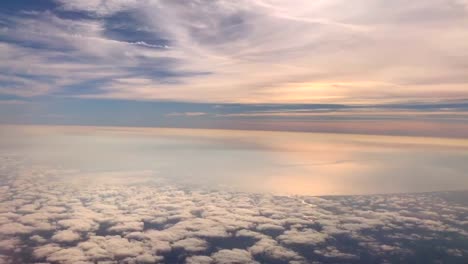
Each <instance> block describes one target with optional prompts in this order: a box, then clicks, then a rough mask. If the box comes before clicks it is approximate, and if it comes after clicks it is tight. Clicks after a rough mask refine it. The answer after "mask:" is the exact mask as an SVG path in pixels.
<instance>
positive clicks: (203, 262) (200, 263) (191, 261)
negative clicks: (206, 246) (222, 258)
mask: <svg viewBox="0 0 468 264" xmlns="http://www.w3.org/2000/svg"><path fill="white" fill-rule="evenodd" d="M185 263H187V264H211V263H213V259H212V258H210V257H208V256H190V257H188V258H187V259H186V260H185Z"/></svg>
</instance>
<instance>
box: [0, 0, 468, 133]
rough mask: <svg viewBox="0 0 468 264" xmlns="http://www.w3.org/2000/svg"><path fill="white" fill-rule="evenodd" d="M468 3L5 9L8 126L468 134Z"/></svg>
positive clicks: (3, 99) (300, 1) (98, 3)
mask: <svg viewBox="0 0 468 264" xmlns="http://www.w3.org/2000/svg"><path fill="white" fill-rule="evenodd" d="M467 28H468V3H467V2H466V1H465V0H430V1H422V0H418V1H413V2H411V3H407V2H406V1H392V2H391V3H390V2H388V1H382V0H381V1H375V0H374V1H371V0H360V1H357V2H354V1H353V2H352V3H351V2H349V1H344V0H331V1H314V2H311V1H305V0H293V1H281V0H252V1H222V0H218V1H190V0H187V1H162V0H158V1H157V0H120V1H118V0H107V1H104V0H67V1H65V0H29V1H27V0H23V1H3V2H2V3H1V4H0V60H1V61H2V63H1V65H0V122H1V123H9V124H11V123H21V124H24V123H34V124H73V125H123V126H174V127H211V128H240V129H249V128H251V129H268V130H294V131H321V132H323V131H326V132H348V133H369V134H373V133H378V134H380V133H384V134H408V135H424V136H426V135H433V136H457V137H466V136H468V114H467V109H468V100H467V99H468V75H467V74H466V72H468V63H467V61H468V44H467V43H468V30H467Z"/></svg>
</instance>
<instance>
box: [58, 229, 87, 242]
mask: <svg viewBox="0 0 468 264" xmlns="http://www.w3.org/2000/svg"><path fill="white" fill-rule="evenodd" d="M80 239H81V236H80V234H78V233H76V232H75V231H72V230H62V231H58V232H56V233H55V234H54V235H53V236H52V240H53V241H56V242H73V241H77V240H80Z"/></svg>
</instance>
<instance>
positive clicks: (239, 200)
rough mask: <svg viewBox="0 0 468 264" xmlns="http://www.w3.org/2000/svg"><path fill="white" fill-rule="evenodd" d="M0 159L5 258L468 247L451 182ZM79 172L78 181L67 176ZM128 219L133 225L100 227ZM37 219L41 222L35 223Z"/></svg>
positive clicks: (77, 259) (282, 258)
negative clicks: (270, 184)
mask: <svg viewBox="0 0 468 264" xmlns="http://www.w3.org/2000/svg"><path fill="white" fill-rule="evenodd" d="M0 160H1V162H2V164H1V166H0V173H1V174H2V175H6V179H8V180H7V181H6V183H5V184H6V185H4V186H7V187H8V188H2V189H1V194H0V195H1V196H2V202H1V206H0V208H8V210H7V211H5V212H0V220H1V223H2V224H1V225H0V231H1V232H0V250H1V251H2V254H3V255H4V260H5V262H7V263H12V262H54V263H55V262H56V263H90V262H103V263H106V262H122V263H154V262H171V261H173V259H175V258H177V259H178V260H179V261H181V262H184V261H185V262H186V263H286V262H287V263H310V262H312V261H314V260H315V261H320V262H327V261H330V262H344V263H347V262H355V261H360V260H362V259H359V257H362V256H368V257H369V258H372V259H373V260H375V261H377V262H382V263H385V262H390V261H391V260H394V259H395V258H398V259H399V260H402V261H407V260H414V259H419V258H426V257H427V255H426V253H424V255H421V253H420V252H419V251H418V250H420V248H421V247H427V248H430V249H431V251H434V256H436V257H434V258H437V259H438V260H440V261H442V262H447V263H452V262H455V263H456V262H460V261H462V260H463V259H465V258H466V254H467V252H468V249H467V248H466V247H464V246H463V245H464V243H463V241H465V240H466V237H468V233H467V232H466V230H465V229H466V228H465V226H464V224H465V223H464V221H463V220H464V214H466V212H468V209H467V208H466V206H465V205H464V204H461V203H459V202H454V201H451V200H450V199H449V198H450V196H451V195H456V194H452V193H450V194H447V193H446V194H443V193H420V194H389V195H367V196H333V197H309V196H278V195H270V194H252V193H243V192H235V191H220V190H207V189H205V188H202V187H193V188H188V187H187V186H181V185H178V184H176V183H173V182H171V181H165V180H161V181H158V184H142V183H141V182H140V181H138V180H137V179H134V180H135V181H133V182H125V181H115V182H112V181H106V180H105V179H109V174H107V173H96V174H93V173H91V174H92V175H94V179H93V177H90V176H89V174H90V173H89V172H88V173H80V172H77V171H73V172H68V173H71V175H74V177H77V178H74V180H71V178H70V175H67V174H66V173H67V172H65V171H64V170H56V169H48V167H47V166H39V167H38V168H36V167H33V166H31V165H25V164H21V163H16V161H15V160H14V159H11V160H10V159H1V157H0ZM81 174H83V175H82V179H84V181H85V182H87V183H88V184H85V185H82V184H78V183H80V182H81V183H82V181H81V180H79V178H80V175H81ZM126 174H128V175H129V176H128V177H130V178H131V177H141V178H146V177H147V176H148V175H147V174H145V173H140V174H138V173H131V172H127V173H126ZM64 175H67V176H64ZM112 175H115V174H112ZM99 177H102V179H97V178H99ZM120 177H123V178H125V177H124V176H123V175H121V176H120ZM135 182H137V184H135ZM444 195H445V196H444ZM457 201H459V200H457ZM36 203H37V204H40V206H29V205H31V204H36ZM43 210H44V211H43ZM20 220H21V222H19V221H20ZM140 221H141V222H142V223H143V227H142V230H138V231H130V230H128V229H127V228H122V229H119V228H118V229H114V230H111V228H112V227H114V226H119V225H120V226H126V223H130V224H129V226H133V225H134V224H133V223H140ZM45 222H47V223H48V224H49V225H50V226H51V227H52V229H50V230H47V231H42V230H41V229H39V228H38V227H39V226H40V225H41V223H45ZM138 226H139V227H140V224H139V225H138ZM52 231H54V232H52ZM434 241H438V242H437V243H440V244H441V245H442V244H443V245H444V246H443V247H438V246H434Z"/></svg>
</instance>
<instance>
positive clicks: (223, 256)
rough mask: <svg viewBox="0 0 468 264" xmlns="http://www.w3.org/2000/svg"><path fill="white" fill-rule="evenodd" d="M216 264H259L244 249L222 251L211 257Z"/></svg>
mask: <svg viewBox="0 0 468 264" xmlns="http://www.w3.org/2000/svg"><path fill="white" fill-rule="evenodd" d="M211 257H212V258H213V260H214V262H215V263H219V264H229V263H232V264H234V263H258V262H256V261H254V260H253V259H252V255H251V254H250V253H249V252H248V251H246V250H242V249H237V248H235V249H232V250H229V249H222V250H220V251H217V252H215V253H213V255H211Z"/></svg>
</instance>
